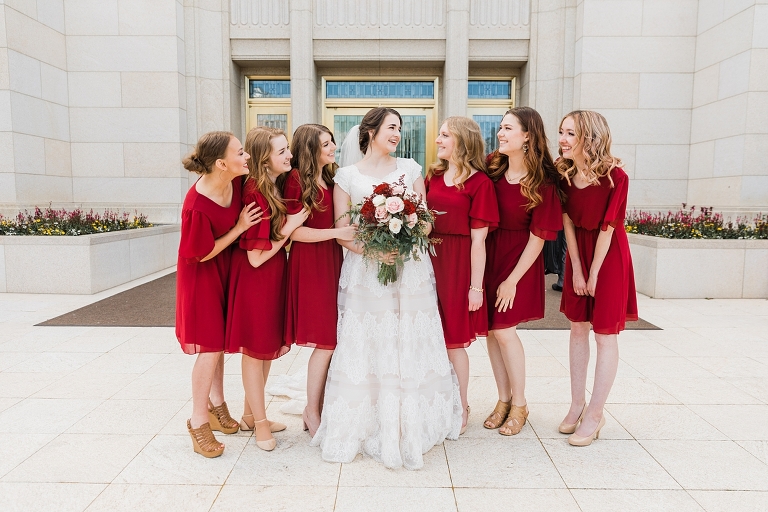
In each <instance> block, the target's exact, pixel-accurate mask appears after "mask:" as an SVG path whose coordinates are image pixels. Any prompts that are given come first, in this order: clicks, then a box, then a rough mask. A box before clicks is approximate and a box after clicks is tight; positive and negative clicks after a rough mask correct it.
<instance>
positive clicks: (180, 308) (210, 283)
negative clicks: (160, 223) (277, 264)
mask: <svg viewBox="0 0 768 512" xmlns="http://www.w3.org/2000/svg"><path fill="white" fill-rule="evenodd" d="M196 187H197V184H195V185H193V186H192V188H190V189H189V191H188V192H187V196H186V197H185V198H184V205H183V206H182V209H181V240H180V241H179V259H178V263H177V266H176V338H177V339H178V340H179V344H180V345H181V349H182V350H183V351H184V352H185V353H187V354H197V353H200V352H221V351H223V350H224V330H225V324H226V315H227V313H226V311H227V309H226V308H227V284H228V280H229V266H230V260H231V257H232V246H230V247H227V248H226V249H224V250H223V251H221V252H220V253H219V254H217V255H216V256H215V257H213V258H211V259H210V260H207V261H200V260H201V259H203V258H205V257H206V256H207V255H208V254H210V252H211V251H212V250H213V247H214V245H215V243H216V239H217V238H219V237H221V236H224V235H225V234H226V233H227V232H228V231H229V230H230V229H232V228H233V227H234V226H235V224H237V219H238V217H239V216H240V211H241V210H242V209H243V203H242V201H241V195H242V194H241V187H240V179H238V178H235V179H234V180H233V181H232V200H231V201H230V204H229V207H228V208H225V207H224V206H221V205H219V204H217V203H215V202H213V201H212V200H210V199H208V198H207V197H205V196H204V195H202V194H200V193H198V191H197V188H196Z"/></svg>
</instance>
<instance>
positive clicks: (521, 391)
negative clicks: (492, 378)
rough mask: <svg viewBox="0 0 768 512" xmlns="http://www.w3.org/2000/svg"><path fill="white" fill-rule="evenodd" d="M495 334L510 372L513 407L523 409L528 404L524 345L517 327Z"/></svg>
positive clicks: (495, 332) (505, 364)
mask: <svg viewBox="0 0 768 512" xmlns="http://www.w3.org/2000/svg"><path fill="white" fill-rule="evenodd" d="M494 334H495V335H496V339H497V341H498V344H499V352H500V353H501V357H502V358H503V359H504V366H505V368H506V369H507V372H508V379H509V383H510V385H511V389H512V405H515V406H518V407H523V406H525V405H527V403H528V402H526V399H525V349H523V343H522V342H521V341H520V337H519V336H518V335H517V329H516V328H515V327H510V328H508V329H501V330H498V331H494Z"/></svg>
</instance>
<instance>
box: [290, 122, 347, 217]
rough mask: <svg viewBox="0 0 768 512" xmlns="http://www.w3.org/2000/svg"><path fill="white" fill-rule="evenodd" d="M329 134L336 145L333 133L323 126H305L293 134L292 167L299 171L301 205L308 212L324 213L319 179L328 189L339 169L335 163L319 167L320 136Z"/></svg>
mask: <svg viewBox="0 0 768 512" xmlns="http://www.w3.org/2000/svg"><path fill="white" fill-rule="evenodd" d="M323 133H327V134H328V135H330V136H331V142H333V143H334V144H336V141H335V140H334V139H333V133H331V130H329V129H328V128H327V127H325V126H323V125H322V124H303V125H301V126H299V127H298V128H296V131H295V132H293V144H292V146H293V158H291V167H293V168H294V169H297V170H298V171H299V183H301V204H302V205H304V208H306V209H307V210H308V211H310V212H311V211H313V210H317V211H321V212H322V211H324V210H325V207H324V206H323V205H321V204H320V201H321V200H322V197H323V196H322V191H321V190H320V186H319V185H318V184H317V178H318V177H322V179H323V181H324V182H325V184H326V185H328V187H329V188H330V187H332V186H333V175H334V174H335V173H336V169H337V168H338V167H339V166H338V165H336V163H335V162H333V163H330V164H328V165H326V166H324V167H320V166H319V165H318V159H319V157H320V151H321V150H322V148H321V147H320V136H321V135H322V134H323Z"/></svg>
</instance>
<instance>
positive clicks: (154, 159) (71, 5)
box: [0, 0, 768, 222]
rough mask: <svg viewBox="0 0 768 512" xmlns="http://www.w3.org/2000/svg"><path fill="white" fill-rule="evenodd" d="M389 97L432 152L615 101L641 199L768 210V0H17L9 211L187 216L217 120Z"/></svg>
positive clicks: (345, 116)
mask: <svg viewBox="0 0 768 512" xmlns="http://www.w3.org/2000/svg"><path fill="white" fill-rule="evenodd" d="M366 84H367V85H366ZM499 84H500V85H499ZM364 85H365V86H370V88H371V89H370V90H371V91H374V92H361V91H363V86H364ZM496 86H499V87H500V89H498V90H496V89H494V90H496V93H494V92H491V93H488V91H491V89H492V88H493V87H496ZM279 87H282V89H280V90H282V91H283V92H282V93H276V94H265V92H264V91H265V90H267V89H269V90H274V91H278V89H279ZM415 87H422V88H421V89H419V91H421V92H419V93H418V94H415V93H414V92H413V91H414V90H415V89H414V88H415ZM473 87H475V93H473V92H472V91H473V89H472V88H473ZM270 88H273V89H270ZM483 88H485V89H483ZM480 89H483V90H484V91H485V93H483V92H482V91H481V92H479V93H478V92H477V91H478V90H480ZM339 91H342V92H339ZM343 91H346V92H343ZM350 91H353V92H350ZM355 91H356V92H355ZM377 91H378V92H377ZM382 91H384V92H382ZM387 91H389V92H387ZM393 91H394V92H393ZM498 91H501V92H500V93H499V92H498ZM504 91H506V92H504ZM486 93H487V94H486ZM497 93H498V94H497ZM483 94H486V95H485V96H484V95H483ZM375 104H385V105H388V106H394V107H396V108H401V109H403V111H404V112H407V113H409V115H410V116H411V118H410V119H412V120H413V123H414V124H413V127H412V128H413V130H412V134H411V135H412V138H413V144H414V146H412V147H411V146H409V148H408V149H407V150H408V151H413V152H414V153H413V155H416V154H417V153H418V152H419V151H421V153H418V154H419V155H420V156H419V158H420V159H421V160H423V161H425V162H426V163H428V161H429V159H430V156H432V155H433V153H432V151H433V149H432V146H433V144H432V140H433V139H430V136H431V135H432V134H433V133H434V131H435V130H436V128H437V126H438V123H439V122H440V120H441V119H443V118H445V117H447V116H449V115H473V116H476V117H477V118H478V119H481V116H491V117H486V118H482V119H486V120H488V119H490V120H491V121H489V122H488V123H487V125H488V126H489V127H492V125H493V122H492V121H493V119H492V115H499V114H501V113H503V111H504V110H505V109H506V107H508V106H509V105H513V104H514V105H528V106H531V107H534V108H536V109H537V110H538V111H539V112H540V113H541V114H542V116H543V118H544V121H545V123H546V127H547V130H548V135H549V137H550V139H551V140H552V142H553V148H554V147H555V146H554V141H555V139H556V137H557V125H558V122H559V121H560V118H561V117H562V116H563V115H564V114H565V113H567V112H569V111H571V110H574V109H578V108H581V109H594V110H598V111H600V112H601V113H603V114H604V115H605V116H606V117H607V119H608V121H609V123H610V125H611V128H612V132H613V135H614V144H615V152H616V153H617V154H618V155H619V156H620V157H621V158H622V159H623V160H624V162H625V167H626V169H627V171H628V173H629V175H630V178H632V180H633V181H632V184H631V187H630V205H631V206H637V207H643V208H649V209H651V208H652V209H659V208H668V207H672V208H675V207H676V206H677V205H679V204H680V203H683V202H687V203H689V204H696V205H702V206H705V205H706V206H714V207H716V208H717V209H720V210H723V211H728V212H747V211H750V212H751V211H759V210H761V209H762V210H763V211H765V210H766V209H768V165H767V164H766V163H765V162H766V159H765V158H764V156H763V153H764V152H765V151H766V149H768V0H0V212H2V213H4V214H8V213H11V212H13V211H14V210H17V209H19V208H24V207H29V206H31V205H45V204H48V203H53V204H54V205H62V206H74V205H81V206H85V207H86V208H88V207H94V208H101V207H113V208H114V207H117V208H126V209H138V210H140V211H142V212H145V213H147V214H149V216H150V218H151V219H152V220H154V221H156V222H177V221H178V214H179V208H180V204H181V202H182V201H183V198H184V194H185V193H186V190H187V188H188V187H189V186H190V184H191V183H192V177H190V176H189V175H188V173H187V172H186V171H185V170H184V169H183V168H182V167H181V165H180V158H181V156H182V155H183V154H184V153H186V152H187V151H188V150H189V147H190V144H194V142H195V141H196V140H197V138H198V137H199V136H200V135H201V134H202V133H204V132H206V131H209V130H218V129H224V130H232V131H234V132H235V133H236V134H237V135H238V136H240V137H242V136H243V134H244V133H245V131H246V130H247V129H248V128H249V127H250V126H253V125H255V124H256V123H258V122H260V121H259V120H260V119H263V120H267V121H264V122H270V121H269V120H270V119H271V120H275V119H279V120H280V121H279V123H278V124H280V123H282V125H283V126H286V127H287V128H288V129H295V128H296V127H297V126H298V125H299V124H302V123H306V122H324V123H326V124H329V127H331V129H334V126H332V125H334V123H336V125H335V128H336V130H337V136H338V135H340V133H338V131H339V130H341V128H339V127H342V126H346V125H345V124H344V123H347V122H348V121H349V120H350V119H354V118H355V116H359V115H360V112H364V110H365V109H367V108H370V106H371V105H375ZM259 116H262V117H259ZM274 122H277V121H274ZM349 122H351V121H349ZM339 123H341V124H339ZM489 129H490V128H489ZM491 132H492V130H491ZM417 139H418V140H417ZM420 144H421V146H419V145H420ZM419 148H420V149H419Z"/></svg>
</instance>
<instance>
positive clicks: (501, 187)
mask: <svg viewBox="0 0 768 512" xmlns="http://www.w3.org/2000/svg"><path fill="white" fill-rule="evenodd" d="M494 188H495V189H496V199H497V200H498V202H499V216H500V217H501V221H500V222H499V228H498V229H497V230H496V231H494V232H493V233H491V234H490V235H489V236H488V239H487V242H486V266H485V290H486V292H485V293H486V296H487V297H488V324H489V326H490V329H491V330H495V329H506V328H508V327H513V326H516V325H517V324H519V323H521V322H528V321H531V320H538V319H540V318H544V286H545V284H544V255H543V254H541V253H539V256H538V257H537V258H536V260H535V261H534V262H533V264H532V265H531V267H530V268H529V269H528V271H527V272H526V273H525V274H523V277H521V278H520V281H519V282H518V283H517V289H516V290H515V299H514V301H513V302H512V307H510V308H508V309H507V310H506V311H505V312H503V313H500V312H499V311H498V310H497V309H496V308H495V307H494V305H495V304H496V291H497V290H498V288H499V285H500V284H501V283H502V282H503V281H504V280H505V279H507V278H508V277H509V275H510V274H511V273H512V271H513V270H514V269H515V266H516V265H517V263H518V261H520V256H522V254H523V251H524V250H525V246H526V245H528V240H529V237H530V234H531V233H533V234H534V235H535V236H537V237H539V238H542V239H544V240H555V239H556V238H557V232H558V231H560V230H561V229H563V210H562V208H561V206H560V199H559V198H558V196H557V190H556V188H555V187H554V186H553V185H551V184H544V185H542V186H541V187H540V188H539V194H541V203H539V204H538V205H537V206H536V207H534V208H533V209H532V210H526V205H527V204H528V198H527V197H525V196H524V195H523V194H522V192H521V188H520V184H519V183H516V184H510V183H509V182H508V181H507V180H506V178H504V177H502V178H501V179H500V180H498V181H497V182H496V183H495V184H494Z"/></svg>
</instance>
